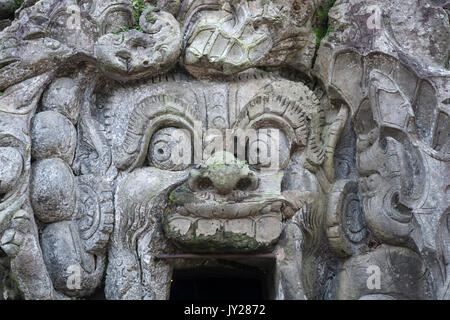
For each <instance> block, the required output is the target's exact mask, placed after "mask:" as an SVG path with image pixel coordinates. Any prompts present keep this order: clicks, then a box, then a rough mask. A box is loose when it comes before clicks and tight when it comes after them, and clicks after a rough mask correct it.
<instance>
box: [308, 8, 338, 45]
mask: <svg viewBox="0 0 450 320" xmlns="http://www.w3.org/2000/svg"><path fill="white" fill-rule="evenodd" d="M335 2H336V0H327V1H326V2H325V3H324V4H323V5H322V6H321V7H320V8H319V9H318V10H317V25H316V27H315V28H314V29H313V32H314V34H315V35H316V51H317V50H318V49H319V46H320V42H321V41H322V39H323V38H325V37H326V36H327V35H328V34H329V33H330V32H332V31H333V26H330V25H328V12H329V11H330V9H331V8H332V7H333V5H334V3H335Z"/></svg>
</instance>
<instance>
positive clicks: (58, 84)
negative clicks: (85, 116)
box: [41, 78, 82, 124]
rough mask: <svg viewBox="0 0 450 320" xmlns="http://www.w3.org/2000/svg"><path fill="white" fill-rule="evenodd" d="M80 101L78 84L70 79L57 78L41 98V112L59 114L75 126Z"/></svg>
mask: <svg viewBox="0 0 450 320" xmlns="http://www.w3.org/2000/svg"><path fill="white" fill-rule="evenodd" d="M81 100H82V97H81V90H80V86H79V85H78V83H76V82H75V81H74V80H73V79H70V78H59V79H56V80H54V81H53V82H52V84H51V85H50V86H49V87H48V89H47V90H46V91H45V93H44V95H43V96H42V106H41V108H42V109H41V110H42V111H55V112H59V113H60V114H62V115H63V116H65V117H67V118H68V119H69V120H70V121H71V122H72V123H73V124H76V123H77V121H78V116H79V114H80V109H81Z"/></svg>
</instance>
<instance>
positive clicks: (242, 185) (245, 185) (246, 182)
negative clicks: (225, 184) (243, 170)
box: [235, 178, 252, 191]
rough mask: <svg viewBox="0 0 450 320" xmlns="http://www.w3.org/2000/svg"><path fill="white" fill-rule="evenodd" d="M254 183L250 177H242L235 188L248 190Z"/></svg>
mask: <svg viewBox="0 0 450 320" xmlns="http://www.w3.org/2000/svg"><path fill="white" fill-rule="evenodd" d="M251 185H252V181H251V180H250V179H249V178H242V179H240V180H239V181H238V183H236V186H235V189H237V190H241V191H246V190H248V189H249V188H250V187H251Z"/></svg>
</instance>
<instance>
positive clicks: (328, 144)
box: [306, 105, 348, 182]
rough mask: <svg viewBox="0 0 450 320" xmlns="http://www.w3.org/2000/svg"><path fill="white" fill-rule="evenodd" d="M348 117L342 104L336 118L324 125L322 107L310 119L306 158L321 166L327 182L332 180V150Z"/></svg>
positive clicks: (310, 162)
mask: <svg viewBox="0 0 450 320" xmlns="http://www.w3.org/2000/svg"><path fill="white" fill-rule="evenodd" d="M347 117H348V109H347V106H345V105H342V106H341V108H340V110H339V112H338V114H337V116H336V119H335V120H334V121H333V122H332V123H331V124H330V125H328V126H326V125H325V114H324V110H323V109H322V108H319V109H318V111H317V113H316V114H315V115H313V118H312V119H311V130H310V136H309V140H308V146H307V149H306V159H307V160H308V162H309V164H311V165H312V167H313V168H312V169H313V170H314V167H320V166H322V168H323V171H324V173H325V176H326V178H327V179H328V181H329V182H332V181H333V180H334V174H335V173H334V164H333V158H334V151H335V149H336V145H337V143H338V141H339V137H340V135H341V132H342V130H343V128H344V126H345V123H346V121H347Z"/></svg>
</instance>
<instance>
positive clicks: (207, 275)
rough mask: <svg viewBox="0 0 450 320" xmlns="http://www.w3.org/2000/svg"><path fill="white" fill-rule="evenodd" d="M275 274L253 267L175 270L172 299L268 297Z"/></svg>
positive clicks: (246, 298)
mask: <svg viewBox="0 0 450 320" xmlns="http://www.w3.org/2000/svg"><path fill="white" fill-rule="evenodd" d="M272 282H273V281H272V273H271V272H266V271H263V270H260V269H258V268H254V267H250V268H249V267H247V268H245V269H240V270H236V269H230V268H226V267H224V268H218V267H201V268H194V269H180V270H175V271H174V273H173V277H172V285H171V290H170V300H267V299H270V286H271V284H272Z"/></svg>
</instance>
